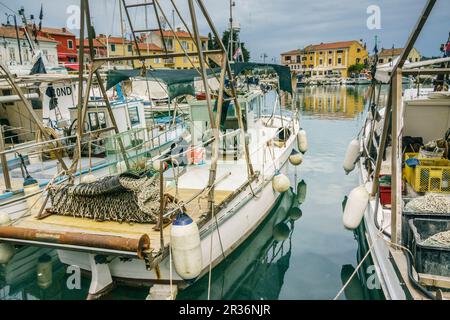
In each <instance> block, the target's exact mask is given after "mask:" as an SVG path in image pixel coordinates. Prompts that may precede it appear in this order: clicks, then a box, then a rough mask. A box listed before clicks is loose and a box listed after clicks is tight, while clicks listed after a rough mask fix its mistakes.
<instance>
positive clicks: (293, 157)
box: [289, 149, 303, 166]
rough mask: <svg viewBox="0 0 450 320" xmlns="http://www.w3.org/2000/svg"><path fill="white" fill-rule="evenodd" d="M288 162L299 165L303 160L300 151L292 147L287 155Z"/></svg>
mask: <svg viewBox="0 0 450 320" xmlns="http://www.w3.org/2000/svg"><path fill="white" fill-rule="evenodd" d="M289 162H290V163H291V164H292V165H294V166H299V165H301V164H302V162H303V156H302V154H301V153H300V152H298V151H297V150H295V149H292V151H291V154H290V155H289Z"/></svg>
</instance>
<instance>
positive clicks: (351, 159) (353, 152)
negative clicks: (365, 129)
mask: <svg viewBox="0 0 450 320" xmlns="http://www.w3.org/2000/svg"><path fill="white" fill-rule="evenodd" d="M359 150H360V146H359V141H358V140H356V139H353V140H352V141H351V142H350V144H349V145H348V147H347V151H346V152H345V158H344V170H345V172H346V173H347V174H349V173H350V172H352V171H353V169H355V164H356V160H357V159H358V157H359V154H360V152H359Z"/></svg>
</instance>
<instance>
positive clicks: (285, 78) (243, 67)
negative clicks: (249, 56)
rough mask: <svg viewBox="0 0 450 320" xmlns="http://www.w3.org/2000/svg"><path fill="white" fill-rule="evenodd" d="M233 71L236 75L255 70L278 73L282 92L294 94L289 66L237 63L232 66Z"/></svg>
mask: <svg viewBox="0 0 450 320" xmlns="http://www.w3.org/2000/svg"><path fill="white" fill-rule="evenodd" d="M231 69H232V70H233V72H234V74H235V75H237V74H240V73H242V72H244V71H248V70H255V69H269V70H273V71H274V72H276V74H277V75H278V78H279V79H280V90H282V91H285V92H288V93H292V90H293V88H292V74H291V70H290V69H289V67H287V66H282V65H279V64H270V63H254V62H236V63H232V64H231Z"/></svg>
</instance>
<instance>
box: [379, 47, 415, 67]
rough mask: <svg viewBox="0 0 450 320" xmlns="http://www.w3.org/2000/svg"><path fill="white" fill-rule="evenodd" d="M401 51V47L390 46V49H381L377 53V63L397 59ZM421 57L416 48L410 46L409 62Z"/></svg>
mask: <svg viewBox="0 0 450 320" xmlns="http://www.w3.org/2000/svg"><path fill="white" fill-rule="evenodd" d="M402 52H403V48H391V49H384V48H383V49H381V51H380V52H379V53H378V63H379V64H383V63H388V62H391V61H394V60H395V59H397V58H398V57H399V56H400V55H401V53H402ZM421 59H422V56H421V54H420V52H419V51H418V50H417V49H416V48H412V50H411V52H410V53H409V54H408V61H409V62H418V61H420V60H421Z"/></svg>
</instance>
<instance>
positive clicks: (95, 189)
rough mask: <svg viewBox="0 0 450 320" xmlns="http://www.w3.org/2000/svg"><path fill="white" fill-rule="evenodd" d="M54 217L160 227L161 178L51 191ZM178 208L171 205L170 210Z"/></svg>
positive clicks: (111, 179) (116, 179)
mask: <svg viewBox="0 0 450 320" xmlns="http://www.w3.org/2000/svg"><path fill="white" fill-rule="evenodd" d="M49 195H50V199H51V203H52V207H51V208H50V209H49V211H50V212H51V213H53V214H57V215H63V216H72V217H80V218H88V219H93V220H95V221H116V222H127V223H156V222H157V221H158V216H159V212H160V194H159V176H158V175H155V176H152V177H149V176H147V175H136V174H130V173H125V174H121V175H116V176H108V177H105V178H102V179H101V180H98V181H96V182H92V183H80V184H78V185H57V186H52V187H51V188H50V189H49ZM176 207H177V205H176V204H175V203H173V202H171V201H167V203H166V209H167V210H172V209H175V208H176Z"/></svg>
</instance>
